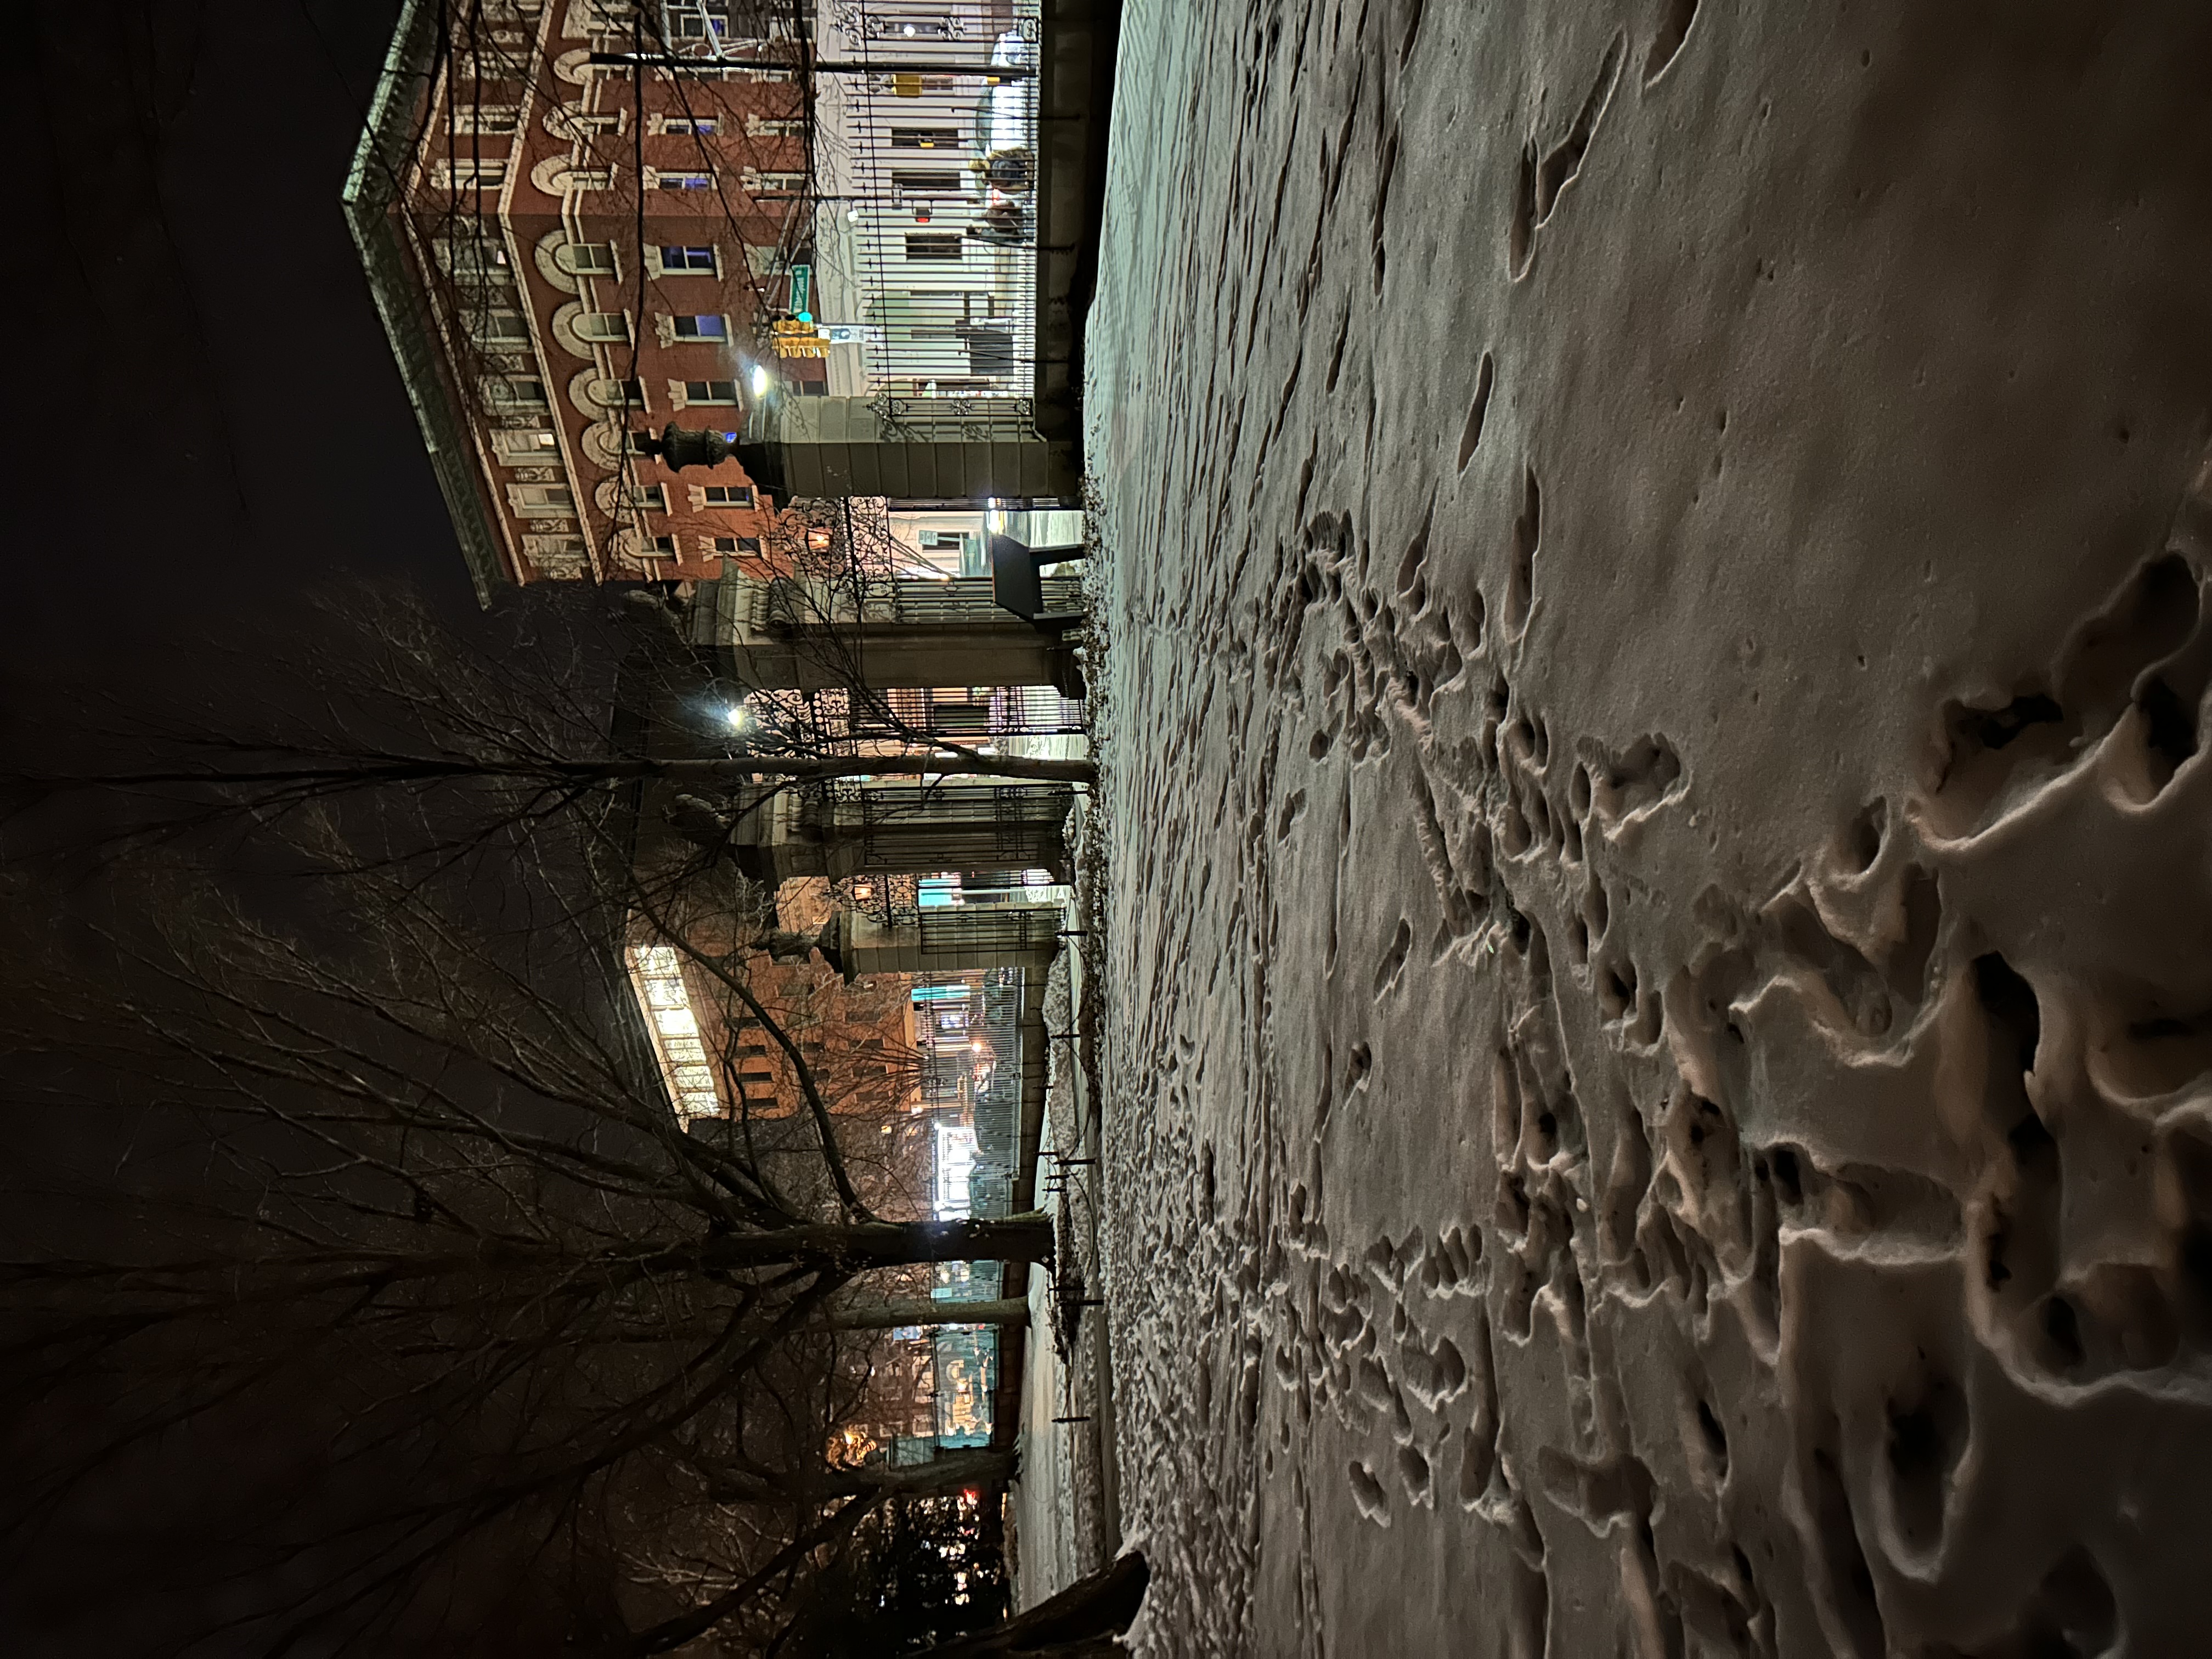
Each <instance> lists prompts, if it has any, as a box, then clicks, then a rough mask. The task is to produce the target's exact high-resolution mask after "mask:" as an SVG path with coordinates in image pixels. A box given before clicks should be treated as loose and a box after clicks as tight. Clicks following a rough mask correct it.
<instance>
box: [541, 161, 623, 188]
mask: <svg viewBox="0 0 2212 1659" xmlns="http://www.w3.org/2000/svg"><path fill="white" fill-rule="evenodd" d="M614 181H615V175H614V169H613V168H611V167H564V168H562V171H561V173H560V174H559V176H558V177H557V178H556V179H555V181H554V182H555V184H556V186H557V187H558V188H559V189H561V190H562V191H571V190H605V189H608V188H609V187H610V186H611V185H613V183H614Z"/></svg>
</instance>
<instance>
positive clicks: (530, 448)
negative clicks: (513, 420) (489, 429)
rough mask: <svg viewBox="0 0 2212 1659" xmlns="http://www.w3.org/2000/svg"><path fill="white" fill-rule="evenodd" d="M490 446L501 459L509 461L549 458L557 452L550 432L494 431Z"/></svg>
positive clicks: (553, 456)
mask: <svg viewBox="0 0 2212 1659" xmlns="http://www.w3.org/2000/svg"><path fill="white" fill-rule="evenodd" d="M491 447H492V451H493V453H495V454H496V455H498V456H499V458H500V459H501V460H504V461H510V462H520V461H543V460H551V459H555V457H556V455H557V454H558V453H559V447H558V445H557V444H556V441H555V440H554V436H553V435H552V434H551V433H550V432H532V431H521V432H495V433H493V434H492V435H491Z"/></svg>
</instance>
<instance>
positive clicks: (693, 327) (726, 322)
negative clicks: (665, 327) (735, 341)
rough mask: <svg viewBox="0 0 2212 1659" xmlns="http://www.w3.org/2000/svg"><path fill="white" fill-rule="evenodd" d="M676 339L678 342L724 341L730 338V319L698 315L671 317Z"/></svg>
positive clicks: (705, 314)
mask: <svg viewBox="0 0 2212 1659" xmlns="http://www.w3.org/2000/svg"><path fill="white" fill-rule="evenodd" d="M668 320H669V321H670V322H671V324H673V325H675V329H676V337H677V338H678V339H679V340H726V339H728V338H729V337H730V319H728V318H726V317H722V316H716V315H711V314H708V313H700V314H697V315H692V316H678V317H671V318H670V319H668Z"/></svg>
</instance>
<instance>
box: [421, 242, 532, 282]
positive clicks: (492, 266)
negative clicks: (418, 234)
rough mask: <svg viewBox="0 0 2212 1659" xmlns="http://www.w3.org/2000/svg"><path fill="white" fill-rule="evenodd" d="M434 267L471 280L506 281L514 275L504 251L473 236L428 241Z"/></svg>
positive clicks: (493, 243)
mask: <svg viewBox="0 0 2212 1659" xmlns="http://www.w3.org/2000/svg"><path fill="white" fill-rule="evenodd" d="M432 247H433V250H434V252H435V253H436V256H437V260H438V268H439V269H440V270H443V271H446V272H447V274H449V275H451V276H459V277H460V278H462V279H463V280H465V281H472V282H506V281H508V280H510V279H511V278H512V277H513V274H514V270H513V266H511V265H509V264H507V250H506V249H505V248H504V247H501V246H500V245H499V244H498V243H497V242H495V241H491V240H487V239H485V238H483V237H477V236H457V237H447V236H441V237H440V238H438V240H436V241H435V243H434V244H432Z"/></svg>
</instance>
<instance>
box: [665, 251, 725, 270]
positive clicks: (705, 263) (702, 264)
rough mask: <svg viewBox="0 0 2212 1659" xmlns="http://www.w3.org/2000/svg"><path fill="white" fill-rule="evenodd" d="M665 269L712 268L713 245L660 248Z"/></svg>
mask: <svg viewBox="0 0 2212 1659" xmlns="http://www.w3.org/2000/svg"><path fill="white" fill-rule="evenodd" d="M660 268H661V269H662V270H713V269H714V249H713V248H711V247H665V248H663V249H661V250H660Z"/></svg>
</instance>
